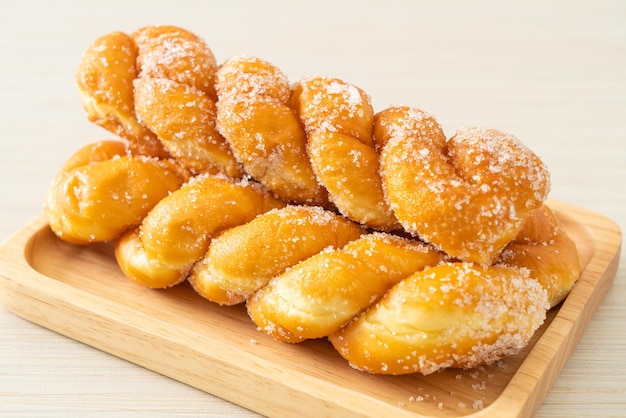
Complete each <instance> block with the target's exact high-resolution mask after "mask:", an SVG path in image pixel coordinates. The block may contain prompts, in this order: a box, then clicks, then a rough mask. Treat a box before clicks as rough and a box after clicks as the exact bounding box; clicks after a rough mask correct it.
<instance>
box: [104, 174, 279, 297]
mask: <svg viewBox="0 0 626 418" xmlns="http://www.w3.org/2000/svg"><path fill="white" fill-rule="evenodd" d="M282 206H284V203H283V202H281V201H279V200H277V199H275V198H273V197H272V196H271V195H269V194H268V193H267V192H266V191H265V190H263V189H262V188H260V187H259V186H258V185H256V184H254V183H252V182H234V181H232V180H228V179H225V178H221V177H215V176H209V175H201V176H198V177H194V178H193V179H192V180H190V181H189V182H188V183H186V184H184V185H183V186H182V187H181V188H180V189H178V190H176V191H175V192H173V193H171V194H170V195H169V196H167V197H165V198H164V199H162V200H161V201H160V202H159V203H158V204H157V205H156V206H155V207H154V208H153V209H152V210H151V211H150V212H149V213H148V214H147V215H146V217H145V218H144V219H143V221H142V222H141V224H140V225H139V227H138V228H137V229H133V230H130V231H128V232H127V233H125V234H124V235H122V236H121V237H119V238H118V239H117V240H116V241H115V257H116V259H117V262H118V264H119V265H120V267H121V268H122V271H123V272H124V273H125V275H126V276H127V277H129V278H130V279H131V280H134V281H135V282H137V283H140V284H142V285H144V286H147V287H153V288H162V287H170V286H173V285H175V284H177V283H180V282H181V281H183V280H185V279H186V278H187V275H188V274H189V272H190V271H191V269H192V268H193V265H194V264H195V263H196V262H197V261H198V260H200V259H201V258H202V257H203V256H204V255H205V254H206V252H207V250H208V247H209V242H210V240H211V237H213V236H214V235H216V234H218V233H219V232H220V231H223V230H225V229H228V228H232V227H234V226H237V225H241V224H244V223H246V222H249V221H251V220H252V219H254V217H255V216H257V215H258V214H260V213H264V212H267V211H268V210H270V209H273V208H277V207H282Z"/></svg>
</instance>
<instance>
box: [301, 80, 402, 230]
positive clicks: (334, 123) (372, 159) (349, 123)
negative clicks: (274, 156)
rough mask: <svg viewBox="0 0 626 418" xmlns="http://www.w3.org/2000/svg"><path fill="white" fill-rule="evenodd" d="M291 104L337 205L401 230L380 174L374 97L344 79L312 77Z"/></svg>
mask: <svg viewBox="0 0 626 418" xmlns="http://www.w3.org/2000/svg"><path fill="white" fill-rule="evenodd" d="M292 103H293V104H292V105H293V107H294V109H296V110H297V112H298V114H299V116H300V118H301V119H302V123H303V124H304V127H305V129H306V131H307V135H308V142H307V150H308V154H309V158H310V159H311V164H312V166H313V169H314V171H315V174H316V175H317V177H318V179H319V181H320V182H321V183H322V184H323V185H324V186H325V187H326V189H327V190H328V192H329V195H330V200H331V201H332V202H333V203H334V204H335V205H336V206H337V209H338V210H339V211H340V212H341V213H342V214H344V215H345V216H347V217H349V218H350V219H353V220H355V221H356V222H360V223H362V224H364V225H366V226H369V227H371V228H374V229H377V230H382V231H391V230H394V229H398V228H399V223H398V221H397V219H396V218H395V216H394V214H393V212H392V211H391V209H390V208H389V206H388V205H387V202H386V201H385V199H384V195H383V189H382V184H381V179H380V176H379V174H378V171H379V156H378V153H377V151H376V150H375V148H374V142H373V138H372V123H373V113H374V112H373V108H372V105H371V102H370V98H369V96H368V95H367V94H366V93H365V92H364V91H363V90H361V89H359V88H358V87H356V86H354V85H352V84H350V83H347V82H345V81H343V80H340V79H337V78H331V77H312V78H307V79H303V80H301V81H300V82H299V83H297V84H296V87H295V89H294V94H293V97H292Z"/></svg>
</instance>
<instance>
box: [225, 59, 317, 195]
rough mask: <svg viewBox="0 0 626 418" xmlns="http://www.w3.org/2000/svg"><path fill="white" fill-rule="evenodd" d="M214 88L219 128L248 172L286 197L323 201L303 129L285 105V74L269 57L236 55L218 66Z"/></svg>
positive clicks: (287, 86)
mask: <svg viewBox="0 0 626 418" xmlns="http://www.w3.org/2000/svg"><path fill="white" fill-rule="evenodd" d="M216 89H217V94H218V96H219V101H218V103H217V109H218V110H217V128H218V130H219V131H220V132H221V134H222V135H223V136H224V137H225V138H226V139H227V141H228V142H229V143H230V145H231V147H232V149H233V151H234V153H235V155H236V156H237V158H238V159H239V161H241V162H242V163H243V166H244V168H245V170H246V172H247V173H248V174H249V175H250V176H252V177H253V178H255V179H256V180H258V181H259V182H261V183H262V184H264V185H265V186H266V187H267V188H269V189H270V190H271V191H273V192H274V193H276V195H277V196H279V197H281V198H282V199H284V200H286V201H289V202H294V203H303V204H312V205H327V203H328V197H327V193H326V190H325V189H324V188H323V187H322V186H321V185H320V184H319V183H318V182H317V179H316V177H315V174H314V173H313V170H312V168H311V164H310V162H309V159H308V157H307V154H306V134H305V132H304V130H303V128H302V126H301V124H300V121H299V120H298V117H297V115H296V114H295V113H294V112H293V111H292V110H291V109H290V108H289V106H288V101H289V97H290V94H291V88H290V86H289V82H288V81H287V78H286V77H285V76H284V74H283V73H282V72H281V71H280V70H279V69H278V68H277V67H275V66H273V65H272V64H270V63H269V62H267V61H264V60H261V59H259V58H256V57H247V56H237V57H233V58H230V59H229V60H227V61H226V62H224V63H223V64H222V66H221V67H220V69H219V70H218V72H217V82H216Z"/></svg>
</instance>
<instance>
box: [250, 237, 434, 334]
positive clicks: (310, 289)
mask: <svg viewBox="0 0 626 418" xmlns="http://www.w3.org/2000/svg"><path fill="white" fill-rule="evenodd" d="M441 259H442V255H441V254H440V253H438V252H436V251H435V250H433V249H432V248H430V247H428V246H426V245H424V244H422V243H420V242H418V241H412V240H408V239H405V238H400V237H397V236H394V235H390V234H387V233H382V232H376V233H371V234H367V235H364V236H362V237H361V238H359V239H356V240H354V241H351V242H349V243H348V244H346V245H345V246H344V247H343V248H336V249H326V250H324V251H322V252H320V253H318V254H315V255H313V256H312V257H310V258H308V259H306V260H304V261H302V262H300V263H298V264H296V265H295V266H293V267H292V268H290V269H288V270H287V271H285V272H284V273H283V274H281V275H279V276H276V277H274V278H273V279H272V280H270V282H269V283H268V284H267V286H265V287H263V288H261V289H260V290H259V291H258V292H256V293H255V294H254V295H252V296H251V297H250V298H249V299H248V300H247V308H248V313H249V315H250V317H251V318H252V320H253V321H254V322H255V323H256V324H257V325H258V326H259V328H260V329H261V330H262V331H263V332H265V333H266V334H268V335H271V336H272V337H274V338H276V339H278V340H281V341H285V342H289V343H296V342H300V341H302V340H305V339H309V338H320V337H325V336H327V335H329V334H331V333H333V332H335V331H337V330H338V329H339V327H341V325H343V324H344V323H346V322H348V321H349V320H350V319H352V318H353V317H354V316H355V315H357V314H359V313H360V312H361V311H363V310H365V309H367V308H368V307H369V306H371V305H373V304H374V303H375V302H376V301H377V300H378V299H379V298H380V297H381V296H383V294H385V292H386V291H387V290H388V289H389V288H391V287H392V286H393V285H394V284H396V283H397V282H399V281H400V280H402V279H404V278H406V277H408V276H409V275H411V274H413V273H414V272H416V271H418V270H421V269H423V268H426V267H428V266H432V265H435V264H437V263H438V262H439V261H440V260H441Z"/></svg>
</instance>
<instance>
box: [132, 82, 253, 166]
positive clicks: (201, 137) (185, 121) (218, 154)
mask: <svg viewBox="0 0 626 418" xmlns="http://www.w3.org/2000/svg"><path fill="white" fill-rule="evenodd" d="M135 105H136V107H135V108H136V111H137V115H139V117H140V118H141V121H142V122H143V123H144V124H145V125H146V126H148V127H150V129H151V130H152V131H153V132H155V133H156V134H157V136H158V138H159V139H160V140H161V141H162V142H163V144H165V146H166V148H167V149H168V151H169V152H170V153H171V154H172V155H173V156H174V157H175V158H176V159H178V160H179V161H180V162H181V163H183V164H184V165H185V166H186V167H188V168H189V169H190V170H193V172H195V173H209V174H220V173H221V174H225V175H227V176H229V177H232V178H240V177H242V176H243V170H242V168H241V166H240V164H239V163H238V162H237V161H236V159H235V157H234V156H233V154H232V152H231V150H230V147H229V146H228V144H227V143H226V141H225V140H224V138H223V137H222V136H221V135H220V134H219V132H217V129H216V126H215V118H216V114H217V110H216V108H215V102H214V101H213V100H212V99H211V98H210V97H209V96H208V95H207V94H205V93H204V92H202V91H201V90H198V89H196V88H194V87H192V86H189V85H186V84H181V83H178V82H176V81H172V80H170V79H166V78H138V79H137V80H135Z"/></svg>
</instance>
